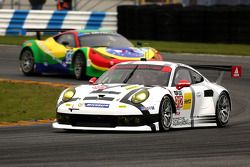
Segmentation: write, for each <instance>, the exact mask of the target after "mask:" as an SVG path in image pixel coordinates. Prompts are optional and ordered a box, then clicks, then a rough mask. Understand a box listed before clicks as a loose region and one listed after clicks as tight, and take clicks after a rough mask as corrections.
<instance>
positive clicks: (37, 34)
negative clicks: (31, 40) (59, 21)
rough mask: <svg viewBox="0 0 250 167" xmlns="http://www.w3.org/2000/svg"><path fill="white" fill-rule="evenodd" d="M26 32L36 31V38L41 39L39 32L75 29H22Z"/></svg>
mask: <svg viewBox="0 0 250 167" xmlns="http://www.w3.org/2000/svg"><path fill="white" fill-rule="evenodd" d="M24 30H25V31H27V32H36V38H37V39H38V40H41V32H65V31H70V30H75V29H70V28H60V29H59V28H46V29H45V28H25V29H24Z"/></svg>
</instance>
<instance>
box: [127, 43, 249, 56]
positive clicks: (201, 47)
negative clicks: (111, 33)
mask: <svg viewBox="0 0 250 167" xmlns="http://www.w3.org/2000/svg"><path fill="white" fill-rule="evenodd" d="M138 41H139V40H138ZM132 42H133V43H134V44H136V40H133V41H132ZM140 42H142V43H144V46H151V47H153V48H155V49H157V50H159V51H161V52H172V53H206V54H222V55H241V56H250V45H243V44H214V43H192V42H167V41H140Z"/></svg>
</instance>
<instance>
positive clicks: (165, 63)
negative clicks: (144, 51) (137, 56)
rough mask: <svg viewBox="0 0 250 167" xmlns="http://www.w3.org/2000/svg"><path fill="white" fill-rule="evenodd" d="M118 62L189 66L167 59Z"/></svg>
mask: <svg viewBox="0 0 250 167" xmlns="http://www.w3.org/2000/svg"><path fill="white" fill-rule="evenodd" d="M120 64H126V65H128V64H133V65H134V64H139V65H140V64H142V65H159V66H169V67H172V68H173V67H177V66H180V65H181V66H184V67H188V68H190V67H189V66H187V65H185V64H181V63H174V62H169V61H130V62H123V63H120Z"/></svg>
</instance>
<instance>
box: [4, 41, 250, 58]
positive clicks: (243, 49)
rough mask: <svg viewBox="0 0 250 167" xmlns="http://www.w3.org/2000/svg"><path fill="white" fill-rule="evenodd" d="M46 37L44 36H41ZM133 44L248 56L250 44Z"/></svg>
mask: <svg viewBox="0 0 250 167" xmlns="http://www.w3.org/2000/svg"><path fill="white" fill-rule="evenodd" d="M43 38H46V36H43ZM29 39H36V37H34V36H30V37H27V36H0V44H9V45H21V44H22V43H23V42H24V41H26V40H29ZM131 41H132V42H133V43H134V44H136V42H137V41H140V42H142V43H143V44H144V46H151V47H153V48H155V49H157V50H158V51H161V52H171V53H207V54H222V55H241V56H250V45H244V44H214V43H192V42H168V41H147V40H131Z"/></svg>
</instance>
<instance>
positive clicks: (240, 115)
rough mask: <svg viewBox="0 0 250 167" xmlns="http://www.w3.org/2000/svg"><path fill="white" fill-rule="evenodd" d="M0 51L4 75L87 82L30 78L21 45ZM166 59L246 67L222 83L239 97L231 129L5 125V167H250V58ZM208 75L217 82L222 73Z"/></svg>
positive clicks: (1, 148)
mask: <svg viewBox="0 0 250 167" xmlns="http://www.w3.org/2000/svg"><path fill="white" fill-rule="evenodd" d="M0 51H1V52H0V78H9V79H18V80H19V79H20V80H35V81H49V82H59V83H61V82H63V83H71V84H80V83H86V82H87V81H75V80H74V79H73V78H72V77H66V78H65V77H63V76H60V75H45V76H40V77H25V76H23V75H22V73H21V72H20V71H19V67H18V64H19V62H18V53H19V52H20V47H17V46H0ZM164 59H165V60H169V61H174V62H182V63H187V64H221V65H225V64H226V65H241V66H242V67H243V77H242V78H241V79H232V78H231V77H230V73H225V77H224V79H223V81H222V85H223V86H225V87H226V88H227V89H228V90H229V91H230V93H231V95H232V100H233V111H232V114H231V119H230V124H229V126H228V127H226V128H216V127H215V128H198V129H193V128H189V129H173V130H171V131H170V132H167V133H148V132H147V133H146V132H139V133H138V132H136V133H134V132H101V131H82V132H67V131H62V130H54V129H52V128H51V125H50V124H43V125H32V126H10V127H0V166H1V167H28V166H31V167H40V166H46V167H47V166H60V167H67V166H79V167H80V166H81V167H83V166H84V167H85V166H97V167H103V166H107V167H109V166H114V167H116V166H122V167H124V166H143V167H149V166H150V167H151V166H159V167H162V166H170V167H172V166H173V167H174V166H185V167H189V166H190V167H193V166H197V167H198V166H199V167H200V166H233V167H234V166H241V167H244V166H246V167H248V166H250V110H249V108H250V100H249V93H250V91H249V84H250V58H244V57H223V56H212V57H211V56H204V55H202V56H193V55H185V56H183V55H179V54H164ZM202 73H203V74H204V75H206V76H208V78H209V79H211V80H213V79H215V78H216V76H217V74H218V73H217V72H214V71H204V70H203V71H202ZM10 114H11V113H10Z"/></svg>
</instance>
